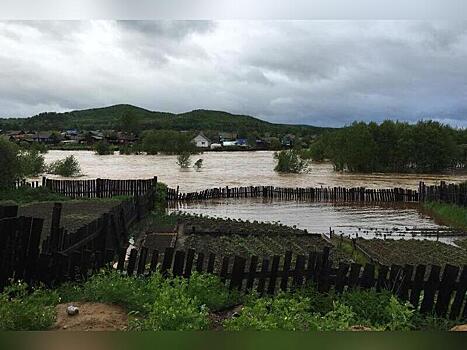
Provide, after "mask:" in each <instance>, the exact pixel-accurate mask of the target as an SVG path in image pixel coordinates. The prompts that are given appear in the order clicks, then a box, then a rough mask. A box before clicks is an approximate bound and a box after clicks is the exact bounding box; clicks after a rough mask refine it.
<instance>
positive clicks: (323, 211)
mask: <svg viewBox="0 0 467 350" xmlns="http://www.w3.org/2000/svg"><path fill="white" fill-rule="evenodd" d="M171 211H182V212H187V213H191V214H203V215H208V216H214V217H222V218H227V217H230V218H236V219H243V220H251V221H253V220H257V221H265V222H277V221H279V222H280V223H282V224H284V225H288V226H296V227H297V228H301V229H306V230H307V231H308V232H312V233H324V234H329V228H330V227H331V228H332V230H334V232H335V234H336V235H340V234H343V235H344V236H346V237H349V236H350V237H357V236H358V237H361V238H384V236H385V235H386V237H387V238H394V239H412V238H414V239H434V240H436V237H433V236H432V237H426V236H422V235H420V234H419V232H420V231H424V232H431V231H432V230H438V229H439V230H446V229H448V228H447V227H445V226H443V225H439V224H437V223H436V222H434V221H433V219H431V218H430V217H429V216H427V215H425V214H423V213H421V212H420V211H419V209H418V207H417V205H413V204H412V205H409V204H405V205H397V206H395V205H384V206H382V205H360V206H359V205H349V204H334V203H306V202H296V201H276V200H275V201H270V200H267V199H262V198H249V199H219V200H209V201H204V202H188V203H178V204H177V206H176V207H173V208H171ZM455 239H456V237H442V236H441V237H440V239H439V240H440V241H443V242H446V243H450V242H452V241H454V240H455Z"/></svg>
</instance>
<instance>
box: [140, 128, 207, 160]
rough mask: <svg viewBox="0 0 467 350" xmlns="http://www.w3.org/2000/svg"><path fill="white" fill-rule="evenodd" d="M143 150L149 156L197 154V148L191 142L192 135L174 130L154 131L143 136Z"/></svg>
mask: <svg viewBox="0 0 467 350" xmlns="http://www.w3.org/2000/svg"><path fill="white" fill-rule="evenodd" d="M141 148H142V150H143V151H144V152H147V153H148V154H157V153H164V154H181V153H183V152H188V153H190V154H194V153H197V152H198V150H197V149H196V146H195V145H194V144H193V143H192V142H191V135H189V134H186V133H182V132H178V131H174V130H153V131H149V132H146V133H145V134H144V136H143V139H142V143H141Z"/></svg>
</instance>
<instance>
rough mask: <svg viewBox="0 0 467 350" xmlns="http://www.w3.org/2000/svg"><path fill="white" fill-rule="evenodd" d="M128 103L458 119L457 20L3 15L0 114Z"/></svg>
mask: <svg viewBox="0 0 467 350" xmlns="http://www.w3.org/2000/svg"><path fill="white" fill-rule="evenodd" d="M117 103H130V104H134V105H138V106H141V107H144V108H148V109H151V110H161V111H170V112H184V111H188V110H192V109H197V108H206V109H219V110H226V111H230V112H233V113H244V114H250V115H255V116H259V117H261V118H263V119H266V120H269V121H273V122H288V123H305V124H314V125H323V126H324V125H329V126H340V125H344V124H347V123H350V122H352V121H353V120H376V121H382V120H384V119H386V118H391V119H399V120H407V121H411V122H413V121H416V120H419V119H427V118H432V119H437V120H440V121H443V122H446V123H450V124H452V125H455V126H464V127H465V126H467V21H463V22H462V21H461V22H444V21H429V22H427V21H423V22H422V21H214V22H213V21H82V22H76V21H56V22H51V21H44V22H41V21H39V22H31V21H4V22H0V115H1V116H7V117H8V116H10V117H13V116H21V117H24V116H30V115H33V114H36V113H39V112H42V111H67V110H73V109H81V108H90V107H98V106H105V105H111V104H117Z"/></svg>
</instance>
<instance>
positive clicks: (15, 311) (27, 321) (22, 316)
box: [0, 282, 59, 331]
mask: <svg viewBox="0 0 467 350" xmlns="http://www.w3.org/2000/svg"><path fill="white" fill-rule="evenodd" d="M58 302H59V298H58V294H57V293H56V292H53V291H49V290H47V291H46V290H43V289H41V288H38V289H34V290H33V291H32V292H31V293H29V291H28V286H27V285H26V284H25V283H22V282H17V283H14V284H12V285H10V286H7V287H5V289H4V290H3V292H2V293H1V294H0V330H3V331H36V330H44V329H47V328H49V327H50V326H51V325H52V324H53V322H54V320H55V310H54V306H55V305H56V304H58Z"/></svg>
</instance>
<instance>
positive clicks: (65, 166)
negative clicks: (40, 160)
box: [47, 155, 81, 177]
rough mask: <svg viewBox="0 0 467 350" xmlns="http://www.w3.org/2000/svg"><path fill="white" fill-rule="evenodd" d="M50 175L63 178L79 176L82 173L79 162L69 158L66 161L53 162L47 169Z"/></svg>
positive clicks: (72, 157)
mask: <svg viewBox="0 0 467 350" xmlns="http://www.w3.org/2000/svg"><path fill="white" fill-rule="evenodd" d="M47 172H48V173H49V174H55V175H60V176H63V177H71V176H78V175H79V174H80V173H81V168H80V166H79V162H78V160H77V159H76V158H75V157H74V156H73V155H71V156H68V157H66V158H65V159H59V160H56V161H55V162H52V163H51V164H50V165H49V166H48V167H47Z"/></svg>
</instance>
